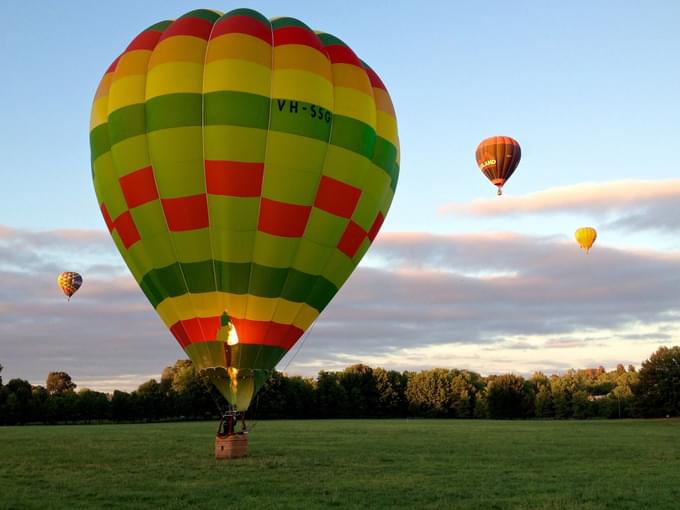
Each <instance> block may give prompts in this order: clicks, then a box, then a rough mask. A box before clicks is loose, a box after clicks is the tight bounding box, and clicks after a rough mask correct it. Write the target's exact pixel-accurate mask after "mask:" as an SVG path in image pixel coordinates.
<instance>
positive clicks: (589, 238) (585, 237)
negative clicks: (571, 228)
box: [574, 227, 597, 253]
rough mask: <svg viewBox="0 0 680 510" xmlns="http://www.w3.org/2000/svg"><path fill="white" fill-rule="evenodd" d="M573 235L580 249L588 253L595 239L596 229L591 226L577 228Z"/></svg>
mask: <svg viewBox="0 0 680 510" xmlns="http://www.w3.org/2000/svg"><path fill="white" fill-rule="evenodd" d="M574 237H575V238H576V242H577V243H578V245H579V246H580V247H581V249H582V250H584V251H585V252H586V253H588V251H589V250H590V248H592V247H593V243H594V242H595V239H597V231H596V230H595V229H594V228H592V227H581V228H577V229H576V232H575V233H574Z"/></svg>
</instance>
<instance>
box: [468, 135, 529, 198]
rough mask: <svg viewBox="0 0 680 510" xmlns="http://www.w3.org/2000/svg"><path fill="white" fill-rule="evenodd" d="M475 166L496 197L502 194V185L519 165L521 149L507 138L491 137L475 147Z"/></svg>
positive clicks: (511, 139)
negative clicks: (486, 180) (490, 183)
mask: <svg viewBox="0 0 680 510" xmlns="http://www.w3.org/2000/svg"><path fill="white" fill-rule="evenodd" d="M476 156H477V165H479V169H480V170H481V171H482V172H483V173H484V175H486V177H487V179H489V180H490V181H491V182H492V183H493V184H494V185H495V186H498V193H497V194H498V195H502V194H503V185H504V184H505V183H506V181H507V180H508V179H509V178H510V176H511V175H512V173H513V172H514V171H515V169H516V168H517V165H519V160H520V158H521V157H522V149H521V148H520V146H519V143H517V140H514V139H513V138H510V137H509V136H492V137H491V138H487V139H485V140H482V142H481V143H480V144H479V145H478V146H477V152H476Z"/></svg>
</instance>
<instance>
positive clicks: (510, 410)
mask: <svg viewBox="0 0 680 510" xmlns="http://www.w3.org/2000/svg"><path fill="white" fill-rule="evenodd" d="M533 401H534V395H533V391H532V389H531V384H530V383H528V382H527V381H525V380H524V378H523V377H522V376H520V375H515V374H503V375H499V376H494V377H489V378H488V380H487V383H486V403H487V407H488V413H489V418H496V419H498V418H503V419H507V418H526V417H529V416H532V415H533Z"/></svg>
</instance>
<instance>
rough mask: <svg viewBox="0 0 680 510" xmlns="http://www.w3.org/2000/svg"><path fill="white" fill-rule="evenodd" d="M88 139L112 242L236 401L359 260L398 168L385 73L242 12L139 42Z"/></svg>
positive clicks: (100, 105) (115, 74)
mask: <svg viewBox="0 0 680 510" xmlns="http://www.w3.org/2000/svg"><path fill="white" fill-rule="evenodd" d="M90 141H91V150H92V176H93V180H94V187H95V191H96V194H97V198H98V201H99V205H100V208H101V212H102V214H103V216H104V220H105V222H106V225H107V227H108V229H109V231H110V232H111V235H112V237H113V240H114V242H115V244H116V246H117V247H118V249H119V251H120V253H121V255H122V256H123V258H124V259H125V262H126V263H127V265H128V267H129V268H130V271H131V272H132V274H133V275H134V277H135V279H136V280H137V282H138V283H139V285H140V286H141V288H142V290H143V291H144V293H145V294H146V296H147V298H148V299H149V301H150V302H151V304H152V305H153V306H154V308H155V309H156V311H157V312H158V314H159V315H160V317H161V318H162V320H163V321H164V323H165V324H166V325H167V327H168V328H169V329H170V331H171V332H172V334H173V335H174V336H175V338H176V339H177V341H178V342H179V343H180V345H181V346H182V347H183V348H184V350H185V351H186V353H187V354H188V355H189V357H190V358H191V359H192V360H193V362H194V364H195V366H196V367H197V368H198V369H199V370H201V371H203V372H204V373H207V374H208V375H209V376H210V378H211V380H212V381H213V383H214V384H215V386H217V388H218V389H219V390H220V392H221V393H222V394H223V395H224V396H225V398H226V399H227V400H228V401H229V402H230V403H231V404H232V405H233V406H234V407H235V408H236V409H237V410H239V411H243V410H245V409H247V407H248V405H249V404H250V402H251V400H252V398H253V395H254V394H255V393H256V392H257V390H258V388H260V387H261V386H262V384H263V383H264V381H265V380H266V379H267V378H268V376H269V375H270V373H271V371H272V369H273V368H274V367H275V365H276V364H277V363H278V362H279V360H280V359H281V358H282V357H283V356H284V354H285V353H286V352H287V351H288V350H289V349H290V348H291V347H292V346H293V344H295V342H296V341H297V340H298V339H299V338H300V337H301V335H302V334H303V333H304V332H305V331H306V330H307V329H308V328H309V327H310V325H311V324H312V322H313V321H314V320H315V319H316V318H317V317H318V315H319V314H320V313H321V311H322V310H323V309H324V308H325V307H326V305H327V304H328V302H329V301H330V300H331V299H332V298H333V296H334V295H335V293H336V292H337V291H338V289H339V288H340V287H341V286H342V284H343V283H344V282H345V280H347V278H348V277H349V275H350V274H351V273H352V271H353V270H354V268H355V267H356V265H357V264H358V263H359V261H360V260H361V258H362V257H363V255H364V253H366V250H367V249H368V248H369V246H370V245H371V243H372V242H373V240H374V239H375V237H376V235H377V234H378V230H379V229H380V227H381V225H382V223H383V220H384V219H385V215H386V214H387V211H388V209H389V207H390V203H391V202H392V197H393V195H394V191H395V188H396V185H397V178H398V174H399V142H398V138H397V123H396V118H395V113H394V108H393V106H392V102H391V100H390V96H389V94H388V93H387V90H386V88H385V86H384V85H383V83H382V81H381V80H380V78H379V77H378V75H377V74H376V73H375V72H374V71H373V70H372V69H371V68H370V67H369V66H368V65H367V64H365V63H364V62H363V61H361V60H360V59H359V58H358V57H357V56H356V54H355V53H354V51H352V49H350V48H349V47H348V46H347V45H346V44H345V43H343V42H342V41H341V40H340V39H338V38H337V37H334V36H332V35H330V34H326V33H318V32H316V33H315V32H314V31H312V30H311V29H310V28H309V27H307V25H305V24H304V23H302V22H301V21H298V20H297V19H293V18H277V19H273V20H268V19H267V18H265V17H264V16H262V15H261V14H259V13H257V12H255V11H252V10H248V9H238V10H234V11H231V12H229V13H227V14H224V15H221V14H220V13H217V12H214V11H209V10H196V11H192V12H189V13H187V14H185V15H184V16H181V17H180V18H178V19H177V20H175V21H162V22H159V23H156V24H155V25H153V26H151V27H150V28H148V29H147V30H145V31H144V32H142V33H141V34H140V35H139V36H137V37H136V38H135V39H134V40H133V41H132V42H131V43H130V45H129V46H128V47H127V49H126V50H125V51H124V52H123V53H122V54H121V55H120V56H119V57H118V58H117V59H116V60H115V61H114V62H113V64H111V66H110V67H109V68H108V70H107V71H106V73H105V75H104V77H103V79H102V80H101V83H100V85H99V88H98V90H97V92H96V95H95V99H94V105H93V107H92V117H91V127H90ZM232 326H233V328H234V329H233V333H232V330H231V328H232ZM229 339H231V341H229Z"/></svg>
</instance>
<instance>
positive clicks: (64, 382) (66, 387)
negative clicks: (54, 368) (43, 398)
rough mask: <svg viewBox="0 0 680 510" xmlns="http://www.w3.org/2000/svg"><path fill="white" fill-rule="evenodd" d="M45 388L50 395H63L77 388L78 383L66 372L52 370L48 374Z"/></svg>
mask: <svg viewBox="0 0 680 510" xmlns="http://www.w3.org/2000/svg"><path fill="white" fill-rule="evenodd" d="M45 388H47V391H48V392H49V394H50V395H63V394H64V393H66V392H69V391H73V390H75V389H76V384H75V383H74V382H73V381H72V380H71V376H70V375H68V374H67V373H66V372H50V373H49V374H47V382H46V384H45Z"/></svg>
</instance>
